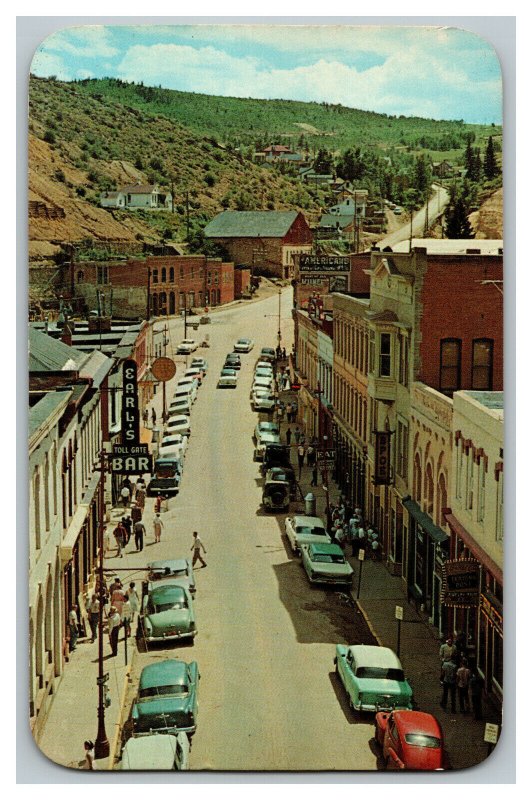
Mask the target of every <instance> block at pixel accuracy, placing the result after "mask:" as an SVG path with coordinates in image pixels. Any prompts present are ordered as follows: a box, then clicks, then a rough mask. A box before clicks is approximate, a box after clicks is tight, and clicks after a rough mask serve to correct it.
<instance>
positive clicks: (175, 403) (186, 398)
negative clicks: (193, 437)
mask: <svg viewBox="0 0 532 800" xmlns="http://www.w3.org/2000/svg"><path fill="white" fill-rule="evenodd" d="M191 410H192V400H191V398H190V394H189V393H188V392H186V393H183V394H180V395H178V396H177V397H174V399H173V400H172V402H171V403H170V405H169V406H168V413H169V414H186V415H189V414H190V412H191Z"/></svg>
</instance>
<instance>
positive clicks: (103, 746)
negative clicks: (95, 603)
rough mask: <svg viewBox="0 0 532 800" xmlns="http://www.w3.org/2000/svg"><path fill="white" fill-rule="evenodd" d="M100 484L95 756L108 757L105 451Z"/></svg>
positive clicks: (102, 459) (101, 464)
mask: <svg viewBox="0 0 532 800" xmlns="http://www.w3.org/2000/svg"><path fill="white" fill-rule="evenodd" d="M99 470H100V486H99V494H98V549H99V551H100V553H99V556H100V558H99V561H98V579H99V583H100V591H99V600H100V608H99V611H98V677H97V679H96V683H97V684H98V733H97V735H96V741H95V743H94V757H95V758H97V759H99V758H107V757H108V756H109V740H108V738H107V734H106V732H105V684H106V683H107V680H108V679H109V675H104V672H103V607H104V601H105V584H104V577H103V555H104V553H103V549H104V536H103V532H104V527H105V519H104V518H105V496H104V490H105V489H104V487H105V451H104V450H103V449H102V451H101V452H100V467H99Z"/></svg>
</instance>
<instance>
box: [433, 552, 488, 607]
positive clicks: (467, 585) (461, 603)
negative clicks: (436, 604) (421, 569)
mask: <svg viewBox="0 0 532 800" xmlns="http://www.w3.org/2000/svg"><path fill="white" fill-rule="evenodd" d="M442 578H443V580H442V592H441V602H442V604H443V605H445V606H451V607H453V608H476V607H477V606H478V603H479V592H480V564H479V563H478V561H475V559H473V558H460V559H457V560H453V561H445V563H444V564H443V566H442Z"/></svg>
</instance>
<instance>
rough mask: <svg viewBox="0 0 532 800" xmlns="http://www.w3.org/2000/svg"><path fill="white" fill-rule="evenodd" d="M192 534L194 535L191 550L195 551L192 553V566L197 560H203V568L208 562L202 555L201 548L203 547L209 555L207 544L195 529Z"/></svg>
mask: <svg viewBox="0 0 532 800" xmlns="http://www.w3.org/2000/svg"><path fill="white" fill-rule="evenodd" d="M192 536H193V537H194V538H193V540H192V547H191V548H190V549H191V550H193V551H194V552H193V554H192V566H194V564H195V563H196V561H201V568H202V569H203V567H206V566H207V564H206V563H205V561H204V560H203V558H202V556H201V550H202V549H203V552H204V553H205V555H207V551H206V550H205V546H204V544H203V542H202V541H201V539H200V538H199V536H198V532H197V531H194V533H193V534H192Z"/></svg>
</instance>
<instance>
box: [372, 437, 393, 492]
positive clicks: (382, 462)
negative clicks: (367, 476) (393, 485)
mask: <svg viewBox="0 0 532 800" xmlns="http://www.w3.org/2000/svg"><path fill="white" fill-rule="evenodd" d="M390 436H391V431H376V433H375V475H374V476H373V483H374V485H375V486H388V484H389V483H390Z"/></svg>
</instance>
